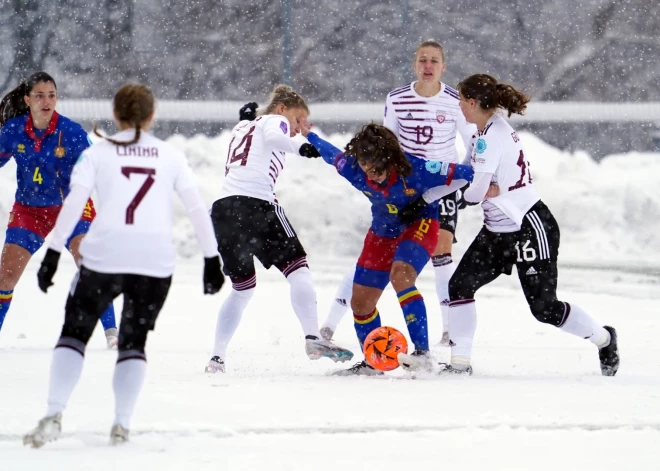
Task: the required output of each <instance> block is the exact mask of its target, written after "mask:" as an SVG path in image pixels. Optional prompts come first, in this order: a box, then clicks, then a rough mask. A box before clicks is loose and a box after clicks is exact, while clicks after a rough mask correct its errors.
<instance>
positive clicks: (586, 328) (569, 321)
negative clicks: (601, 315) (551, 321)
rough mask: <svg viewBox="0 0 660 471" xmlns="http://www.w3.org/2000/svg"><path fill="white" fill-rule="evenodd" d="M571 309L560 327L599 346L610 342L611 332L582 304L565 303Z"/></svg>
mask: <svg viewBox="0 0 660 471" xmlns="http://www.w3.org/2000/svg"><path fill="white" fill-rule="evenodd" d="M564 304H565V305H566V308H567V309H570V312H569V313H568V317H567V318H566V321H565V322H564V325H562V326H561V327H560V329H561V330H563V331H564V332H568V333H569V334H573V335H577V336H578V337H580V338H583V339H589V341H590V342H591V343H593V344H594V345H596V346H597V347H598V348H601V347H604V346H606V345H607V344H609V343H610V333H609V332H608V331H607V330H605V329H603V326H602V325H600V324H599V323H598V322H596V319H594V318H593V317H591V316H590V315H589V314H587V313H586V312H585V311H584V310H583V309H582V308H581V307H580V306H577V305H575V304H568V303H564Z"/></svg>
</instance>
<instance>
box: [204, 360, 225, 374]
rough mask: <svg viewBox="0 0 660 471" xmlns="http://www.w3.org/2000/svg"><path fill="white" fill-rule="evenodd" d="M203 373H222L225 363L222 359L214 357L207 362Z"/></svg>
mask: <svg viewBox="0 0 660 471" xmlns="http://www.w3.org/2000/svg"><path fill="white" fill-rule="evenodd" d="M204 371H205V372H206V373H211V374H215V373H224V372H225V362H224V361H223V360H222V358H220V357H218V356H215V357H213V358H211V359H210V360H209V362H208V364H207V365H206V368H204Z"/></svg>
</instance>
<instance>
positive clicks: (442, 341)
mask: <svg viewBox="0 0 660 471" xmlns="http://www.w3.org/2000/svg"><path fill="white" fill-rule="evenodd" d="M438 345H440V346H441V347H448V346H449V332H443V333H442V338H441V339H440V342H438Z"/></svg>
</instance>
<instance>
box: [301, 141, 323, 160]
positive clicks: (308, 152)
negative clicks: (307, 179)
mask: <svg viewBox="0 0 660 471" xmlns="http://www.w3.org/2000/svg"><path fill="white" fill-rule="evenodd" d="M298 153H299V154H300V155H302V156H303V157H307V158H308V159H315V158H317V157H321V154H319V151H318V150H316V147H314V146H313V145H311V144H309V143H307V142H305V143H304V144H303V145H301V146H300V149H298Z"/></svg>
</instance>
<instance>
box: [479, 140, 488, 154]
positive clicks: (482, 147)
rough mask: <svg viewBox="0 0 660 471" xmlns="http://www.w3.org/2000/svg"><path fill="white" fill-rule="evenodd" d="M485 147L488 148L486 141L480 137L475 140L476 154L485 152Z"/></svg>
mask: <svg viewBox="0 0 660 471" xmlns="http://www.w3.org/2000/svg"><path fill="white" fill-rule="evenodd" d="M487 147H488V146H487V145H486V141H485V140H484V139H483V138H481V137H480V138H479V139H477V145H476V148H477V154H483V153H484V152H485V151H486V148H487Z"/></svg>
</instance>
